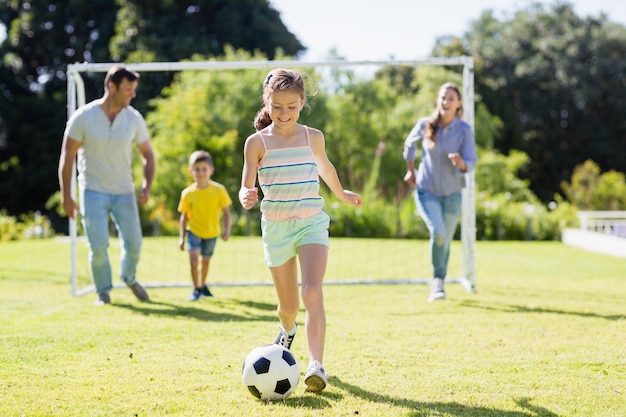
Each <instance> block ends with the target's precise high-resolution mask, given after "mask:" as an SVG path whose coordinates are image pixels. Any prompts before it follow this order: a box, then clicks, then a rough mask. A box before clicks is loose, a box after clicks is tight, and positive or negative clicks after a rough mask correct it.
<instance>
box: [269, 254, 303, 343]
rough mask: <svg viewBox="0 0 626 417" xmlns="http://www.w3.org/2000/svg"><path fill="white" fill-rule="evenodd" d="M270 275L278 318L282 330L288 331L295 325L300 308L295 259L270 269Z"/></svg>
mask: <svg viewBox="0 0 626 417" xmlns="http://www.w3.org/2000/svg"><path fill="white" fill-rule="evenodd" d="M270 273H271V274H272V280H273V281H274V288H275V290H276V295H277V296H278V318H279V319H280V323H281V325H282V326H283V329H285V330H286V331H290V330H292V329H293V328H294V326H295V324H296V317H297V315H298V308H299V306H300V295H299V294H298V270H297V264H296V257H295V256H294V257H292V258H291V259H289V260H288V261H287V262H285V263H284V264H282V265H280V266H276V267H270Z"/></svg>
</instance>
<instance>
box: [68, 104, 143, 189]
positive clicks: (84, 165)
mask: <svg viewBox="0 0 626 417" xmlns="http://www.w3.org/2000/svg"><path fill="white" fill-rule="evenodd" d="M101 103H102V100H101V99H98V100H94V101H92V102H90V103H87V104H85V105H84V106H81V107H80V108H78V109H77V110H76V111H75V112H74V113H73V114H72V116H71V117H70V119H69V120H68V121H67V125H66V127H65V135H66V136H68V137H69V138H71V139H74V140H76V141H79V142H81V143H82V146H81V148H80V149H79V151H78V163H77V166H78V185H79V187H80V188H81V189H83V190H92V191H98V192H103V193H110V194H129V193H134V189H135V187H134V184H133V176H132V150H133V147H134V146H136V145H138V144H140V143H143V142H145V141H146V140H148V139H149V133H148V128H147V127H146V122H145V120H144V118H143V116H142V115H141V113H139V112H138V111H137V110H136V109H135V108H133V107H131V106H128V107H126V108H123V109H122V110H121V111H120V112H119V113H118V114H117V116H115V119H114V120H113V123H110V122H109V118H108V117H107V115H106V113H105V112H104V110H102V108H101V107H100V104H101Z"/></svg>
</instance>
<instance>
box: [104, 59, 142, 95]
mask: <svg viewBox="0 0 626 417" xmlns="http://www.w3.org/2000/svg"><path fill="white" fill-rule="evenodd" d="M122 80H128V81H131V82H133V81H137V80H139V73H137V72H135V71H131V70H129V69H128V68H126V67H125V66H123V65H115V66H113V67H111V69H109V70H108V71H107V75H106V76H105V77H104V89H105V90H108V89H109V83H110V82H111V83H113V84H115V86H116V87H119V86H120V83H121V82H122Z"/></svg>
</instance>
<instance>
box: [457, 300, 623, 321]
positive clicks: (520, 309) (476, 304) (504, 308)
mask: <svg viewBox="0 0 626 417" xmlns="http://www.w3.org/2000/svg"><path fill="white" fill-rule="evenodd" d="M459 305H460V306H462V307H470V308H480V309H483V310H489V311H498V312H501V313H546V314H558V315H566V316H577V317H589V318H598V319H605V320H610V321H616V320H622V319H624V318H625V317H626V316H624V315H623V314H609V315H605V314H597V313H592V312H580V311H566V310H555V309H552V308H541V307H536V308H531V307H526V306H521V305H512V304H498V303H489V304H486V303H481V302H480V301H473V300H467V301H462V302H460V303H459Z"/></svg>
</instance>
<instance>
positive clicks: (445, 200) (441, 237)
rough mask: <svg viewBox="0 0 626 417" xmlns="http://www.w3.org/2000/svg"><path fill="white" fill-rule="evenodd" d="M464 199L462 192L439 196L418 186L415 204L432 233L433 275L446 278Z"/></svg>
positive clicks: (431, 255) (431, 256)
mask: <svg viewBox="0 0 626 417" xmlns="http://www.w3.org/2000/svg"><path fill="white" fill-rule="evenodd" d="M462 203H463V199H462V196H461V192H460V191H459V192H458V193H454V194H450V195H448V196H445V197H437V196H435V195H433V194H431V193H429V192H428V191H424V190H420V189H417V188H416V191H415V204H416V205H417V210H418V212H419V214H420V216H421V217H422V219H423V220H424V223H426V227H427V228H428V232H429V233H430V258H431V262H432V266H433V277H437V278H445V277H446V273H447V272H448V259H449V258H450V243H451V242H452V238H454V232H455V231H456V226H457V224H458V222H459V216H460V214H461V207H462Z"/></svg>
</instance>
